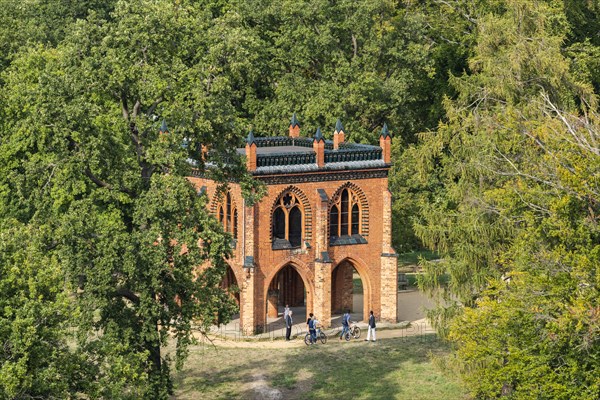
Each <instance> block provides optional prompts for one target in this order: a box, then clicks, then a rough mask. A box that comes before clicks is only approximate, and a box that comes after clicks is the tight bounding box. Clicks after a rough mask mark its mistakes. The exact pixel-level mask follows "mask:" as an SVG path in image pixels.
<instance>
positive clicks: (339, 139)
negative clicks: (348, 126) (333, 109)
mask: <svg viewBox="0 0 600 400" xmlns="http://www.w3.org/2000/svg"><path fill="white" fill-rule="evenodd" d="M344 137H345V132H344V127H343V126H342V121H340V119H339V118H338V120H337V122H336V123H335V131H334V132H333V149H334V150H337V149H339V148H340V143H344Z"/></svg>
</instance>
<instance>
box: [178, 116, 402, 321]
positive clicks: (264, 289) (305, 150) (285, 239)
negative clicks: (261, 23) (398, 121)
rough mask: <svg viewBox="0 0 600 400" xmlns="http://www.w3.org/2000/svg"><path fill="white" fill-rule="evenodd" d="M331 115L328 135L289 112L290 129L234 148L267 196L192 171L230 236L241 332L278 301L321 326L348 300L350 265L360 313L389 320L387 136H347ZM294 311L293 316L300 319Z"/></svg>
mask: <svg viewBox="0 0 600 400" xmlns="http://www.w3.org/2000/svg"><path fill="white" fill-rule="evenodd" d="M344 136H345V133H344V129H343V127H342V124H341V123H340V121H338V122H337V124H336V128H335V132H334V134H333V141H329V140H324V138H323V136H322V134H321V131H320V130H317V132H316V134H315V136H314V137H313V138H307V137H301V136H300V126H299V124H298V121H297V120H296V117H295V115H294V117H293V118H292V121H291V123H290V127H289V135H288V136H282V137H256V138H255V137H254V135H253V134H252V132H251V133H250V134H249V135H248V138H247V140H246V142H247V143H246V147H245V148H242V149H238V153H240V154H241V155H243V156H245V157H246V166H247V168H248V171H249V172H250V173H252V175H253V176H254V177H255V178H256V179H260V180H261V181H263V182H264V183H265V185H266V187H267V190H268V191H267V195H266V196H265V197H264V198H263V199H262V200H261V201H260V202H259V203H258V204H255V205H254V206H252V207H248V206H246V204H245V203H244V199H243V198H242V195H241V190H240V187H239V185H237V184H235V183H231V184H230V185H229V191H228V192H227V193H223V194H217V190H216V189H217V184H216V183H215V182H213V181H211V180H208V179H206V178H203V177H199V176H197V177H190V180H191V181H192V182H193V183H194V184H195V185H196V186H197V188H198V189H199V190H200V189H201V190H204V191H205V193H206V195H207V196H208V198H209V204H210V209H211V211H212V212H213V213H214V214H215V216H216V217H217V218H218V219H219V221H221V222H222V224H223V225H224V227H225V229H226V230H227V231H228V232H231V234H232V235H233V237H234V243H235V248H234V251H233V254H234V255H233V257H232V258H231V259H230V260H229V265H230V267H231V268H230V270H229V271H228V273H227V277H226V282H225V284H226V285H236V286H237V287H239V293H238V294H237V295H236V296H237V298H238V301H239V304H240V323H241V328H242V329H243V330H244V331H245V332H250V331H259V332H260V331H263V330H264V327H265V326H266V323H267V318H268V317H276V316H277V312H278V307H279V308H281V307H282V306H283V305H285V304H289V305H290V306H292V307H294V306H302V305H305V306H306V310H307V313H308V312H313V313H315V315H317V316H318V317H319V320H320V321H321V322H323V323H324V324H325V325H329V324H330V320H331V316H332V314H337V313H340V312H342V311H343V310H344V309H351V308H352V293H353V292H352V291H353V274H358V275H359V276H360V280H361V282H362V289H363V304H364V305H363V309H362V310H354V312H360V311H362V315H363V318H366V317H367V316H368V312H369V311H370V310H373V311H374V314H375V315H376V317H378V318H380V319H382V320H387V321H396V301H397V262H396V254H395V252H394V249H392V247H391V232H392V226H391V223H392V222H391V194H390V192H389V190H388V178H387V176H388V171H389V168H390V152H391V136H390V134H389V132H388V129H387V127H386V126H384V127H383V130H382V133H381V137H380V141H379V144H380V146H370V145H364V144H354V143H348V142H346V141H345V140H344ZM300 318H302V316H301V315H297V316H296V320H297V321H299V320H300Z"/></svg>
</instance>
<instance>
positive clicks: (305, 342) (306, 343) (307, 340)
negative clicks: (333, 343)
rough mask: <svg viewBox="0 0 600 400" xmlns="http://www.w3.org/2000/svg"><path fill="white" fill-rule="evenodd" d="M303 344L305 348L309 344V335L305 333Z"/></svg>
mask: <svg viewBox="0 0 600 400" xmlns="http://www.w3.org/2000/svg"><path fill="white" fill-rule="evenodd" d="M304 344H305V345H307V346H308V345H309V344H310V333H307V334H306V335H305V336H304Z"/></svg>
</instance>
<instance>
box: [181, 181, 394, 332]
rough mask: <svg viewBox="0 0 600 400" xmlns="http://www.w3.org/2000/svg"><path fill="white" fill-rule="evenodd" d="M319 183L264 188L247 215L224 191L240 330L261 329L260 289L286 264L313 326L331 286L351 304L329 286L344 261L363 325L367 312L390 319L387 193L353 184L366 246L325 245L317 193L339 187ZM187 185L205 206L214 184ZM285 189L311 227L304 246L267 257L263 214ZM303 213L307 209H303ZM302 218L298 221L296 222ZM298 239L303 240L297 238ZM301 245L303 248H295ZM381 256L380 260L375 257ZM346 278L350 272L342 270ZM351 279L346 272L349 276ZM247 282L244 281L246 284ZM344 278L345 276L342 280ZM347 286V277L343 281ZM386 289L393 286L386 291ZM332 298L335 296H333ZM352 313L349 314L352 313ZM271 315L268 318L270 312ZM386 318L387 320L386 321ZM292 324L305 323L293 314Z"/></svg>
mask: <svg viewBox="0 0 600 400" xmlns="http://www.w3.org/2000/svg"><path fill="white" fill-rule="evenodd" d="M323 174H325V175H326V178H325V177H324V179H328V180H325V181H320V182H319V181H316V182H302V183H295V184H293V185H291V184H289V183H277V184H269V185H268V186H267V196H265V197H264V198H263V199H262V200H261V201H260V202H259V203H258V204H256V205H255V206H254V207H252V208H248V207H243V205H244V202H243V199H242V197H241V191H240V188H239V185H236V184H231V185H230V187H231V194H232V199H233V201H234V202H235V203H236V206H237V207H238V243H237V247H236V249H235V250H234V255H233V257H232V259H231V260H230V265H231V267H232V269H233V271H234V273H235V275H236V279H237V280H238V283H240V282H242V283H243V284H242V285H241V289H242V290H241V293H240V298H241V303H242V306H241V320H242V325H243V326H244V327H245V328H248V329H249V328H250V327H253V328H254V329H256V328H257V327H258V328H259V329H260V327H261V326H265V325H266V317H267V297H268V287H269V284H270V283H271V281H272V279H273V278H274V277H275V276H276V274H277V272H278V271H279V270H280V269H281V268H283V267H284V266H286V265H288V264H290V265H292V266H293V268H294V269H295V270H296V271H297V272H298V274H299V275H300V277H301V278H302V282H303V284H304V286H305V291H306V305H307V313H308V312H313V311H314V312H315V314H317V315H318V316H319V317H320V319H321V321H322V322H323V323H324V324H325V325H328V324H329V319H330V316H331V308H332V306H333V307H334V308H336V307H337V304H338V303H336V301H337V300H334V302H333V304H332V298H331V297H332V286H333V285H335V288H333V290H334V291H337V292H339V293H340V295H342V294H344V295H345V296H346V300H343V301H342V300H340V302H341V303H342V304H345V303H346V302H349V304H350V306H351V305H352V301H351V296H352V295H351V290H348V286H345V287H344V288H341V286H344V285H345V284H344V283H343V282H344V280H343V279H342V282H341V283H340V282H337V283H336V282H332V273H333V270H334V269H335V268H336V267H337V266H338V265H339V264H340V263H342V262H344V261H345V262H348V263H349V264H350V265H351V266H352V267H354V268H355V269H356V271H357V272H358V273H359V274H360V277H361V279H362V282H363V294H364V307H363V310H362V311H363V318H365V319H366V318H367V316H368V312H369V310H373V311H374V313H375V314H376V316H377V317H378V318H385V319H389V320H394V319H395V314H396V305H395V304H396V302H395V295H396V294H395V290H396V288H395V285H396V259H395V258H394V257H393V256H392V254H393V249H392V248H391V197H390V196H389V192H388V190H387V178H367V179H353V180H352V183H353V184H354V185H356V186H358V187H359V188H360V189H361V190H362V191H363V192H364V194H365V196H366V199H367V202H368V216H369V231H368V237H367V238H366V239H367V242H368V243H366V244H356V245H343V246H329V240H328V238H327V236H326V230H327V224H328V215H327V214H328V209H327V203H326V202H324V201H323V199H322V197H321V196H320V194H319V192H318V191H317V190H318V189H322V190H323V191H324V192H325V194H326V196H327V198H328V199H331V198H332V196H333V195H334V194H335V192H336V191H337V190H338V189H339V188H340V187H341V186H342V185H344V184H346V183H348V182H349V181H348V180H347V179H344V180H330V179H333V178H334V177H335V176H334V175H335V173H334V172H324V173H323ZM190 181H191V182H192V183H193V184H194V185H195V186H196V187H197V188H201V187H203V186H205V187H206V194H207V196H208V198H209V201H212V199H213V197H214V195H215V192H216V187H217V185H216V184H215V183H214V182H212V181H209V180H206V179H202V178H195V177H191V178H190ZM290 186H295V187H296V188H298V189H299V190H300V191H301V192H302V193H303V194H304V195H305V196H306V198H307V199H308V203H309V204H310V218H311V227H310V229H309V231H310V233H309V234H310V237H309V238H304V239H306V242H308V246H305V245H304V244H303V246H302V248H299V249H285V250H273V249H272V248H271V224H272V221H271V212H272V208H273V204H274V202H275V200H276V199H277V197H278V196H279V195H280V194H281V193H282V192H283V191H284V190H286V189H287V188H289V187H290ZM305 211H306V212H308V210H305ZM304 221H306V216H304V217H303V222H304ZM303 236H305V235H303ZM303 242H304V241H303ZM323 252H327V257H328V258H329V259H330V260H322V257H323V254H322V253H323ZM384 253H385V254H387V256H385V257H384V256H382V254H384ZM248 256H251V257H253V260H254V265H255V270H254V271H253V272H252V273H250V274H247V273H246V272H245V271H244V270H243V269H242V266H243V264H244V257H248ZM349 270H350V271H352V268H351V267H350V268H349ZM350 274H351V272H350ZM247 275H249V278H248V277H247ZM346 279H348V277H346ZM349 282H350V284H351V282H352V277H351V275H350V277H349ZM392 286H393V287H392ZM336 296H337V294H336ZM357 311H359V310H354V312H357ZM271 314H273V312H271ZM392 315H393V317H392ZM296 317H297V318H298V319H301V318H303V317H305V316H302V315H297V316H296Z"/></svg>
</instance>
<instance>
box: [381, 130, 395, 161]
mask: <svg viewBox="0 0 600 400" xmlns="http://www.w3.org/2000/svg"><path fill="white" fill-rule="evenodd" d="M379 147H381V150H382V152H381V154H382V157H383V162H385V163H386V164H389V163H391V160H392V135H391V134H390V131H389V130H388V127H387V124H385V123H384V124H383V129H382V130H381V136H379Z"/></svg>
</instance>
